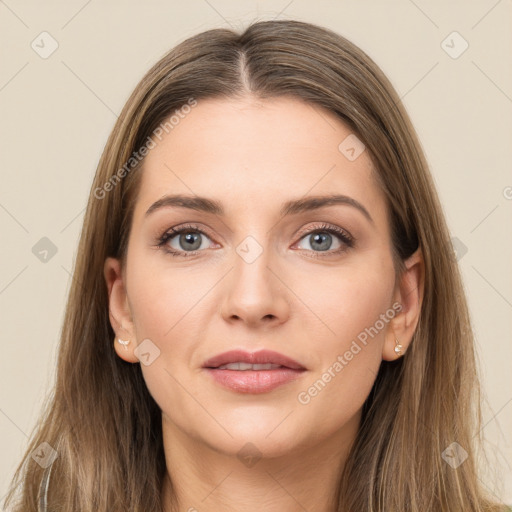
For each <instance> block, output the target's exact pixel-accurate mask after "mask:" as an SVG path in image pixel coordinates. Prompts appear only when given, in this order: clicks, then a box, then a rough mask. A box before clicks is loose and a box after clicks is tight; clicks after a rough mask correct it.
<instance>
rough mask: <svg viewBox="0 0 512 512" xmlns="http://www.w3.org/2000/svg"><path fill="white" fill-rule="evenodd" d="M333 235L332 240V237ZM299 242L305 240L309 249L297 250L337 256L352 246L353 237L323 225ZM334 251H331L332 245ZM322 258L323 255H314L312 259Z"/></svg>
mask: <svg viewBox="0 0 512 512" xmlns="http://www.w3.org/2000/svg"><path fill="white" fill-rule="evenodd" d="M332 235H334V238H333V236H332ZM301 240H305V241H306V242H307V243H306V245H309V247H299V249H306V250H309V251H313V252H314V253H322V252H324V253H327V254H326V256H327V255H332V254H339V253H341V252H343V251H346V250H347V249H349V248H351V247H353V246H354V242H355V240H354V237H352V236H351V235H350V234H349V233H348V232H346V231H345V230H344V229H341V228H339V227H337V226H329V225H327V224H324V225H322V226H320V227H318V228H316V229H314V230H313V231H309V232H308V233H306V235H305V236H303V237H302V238H301ZM333 243H334V245H335V246H336V245H337V247H334V250H331V249H332V245H333ZM319 256H323V254H315V255H314V257H319Z"/></svg>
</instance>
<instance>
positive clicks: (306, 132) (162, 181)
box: [135, 97, 385, 216]
mask: <svg viewBox="0 0 512 512" xmlns="http://www.w3.org/2000/svg"><path fill="white" fill-rule="evenodd" d="M176 121H178V122H176ZM168 126H169V125H168ZM153 140H154V142H155V143H156V145H155V147H154V148H153V149H151V150H150V151H149V153H148V154H147V156H146V158H145V161H144V165H143V170H142V173H143V175H142V179H141V184H140V187H141V188H140V191H139V196H138V197H139V199H138V204H137V205H136V213H135V215H143V214H144V212H145V211H146V210H147V208H148V207H149V206H150V205H151V204H152V202H154V201H156V200H157V199H158V198H160V197H161V196H163V195H165V194H170V193H173V194H177V193H183V194H190V195H199V196H206V197H212V198H215V199H217V200H220V201H222V202H223V204H224V206H225V209H226V213H227V214H230V213H233V214H235V213H237V212H239V211H240V209H244V208H247V207H250V206H251V205H254V206H256V207H257V208H259V209H260V212H261V211H262V210H263V209H264V208H266V207H267V206H268V208H274V207H275V208H279V206H280V205H281V204H282V203H283V202H285V201H286V200H289V199H292V198H299V197H303V196H305V195H321V194H332V193H340V194H344V195H348V196H351V197H354V199H356V200H358V201H360V202H362V203H363V204H365V205H366V207H367V208H368V209H369V210H373V211H374V212H375V214H376V215H377V216H378V215H379V213H383V211H384V209H385V203H384V198H383V195H382V192H381V191H380V188H379V187H378V185H377V183H376V181H375V179H374V177H373V175H372V173H373V164H372V161H371V158H370V155H369V154H368V152H367V151H366V150H365V149H364V145H363V144H362V143H361V141H359V139H357V138H356V137H355V135H354V134H353V133H352V131H351V129H350V128H349V127H348V125H346V124H345V123H343V122H342V121H341V120H339V119H338V118H337V117H336V116H335V115H334V114H332V113H330V112H329V111H327V110H325V109H322V108H321V107H318V106H314V105H312V104H309V103H306V102H303V101H302V100H300V99H295V98H287V97H283V98H273V99H264V100H261V99H255V98H253V97H248V98H244V99H236V100H235V99H206V100H198V102H197V105H196V106H195V107H193V108H191V109H190V110H189V111H188V113H187V114H186V115H182V116H180V117H179V118H177V117H175V118H174V124H173V125H172V129H168V133H165V132H164V134H163V136H161V140H158V139H157V138H155V137H153ZM251 201H254V202H251ZM379 209H381V210H382V211H381V212H379V211H378V210H379Z"/></svg>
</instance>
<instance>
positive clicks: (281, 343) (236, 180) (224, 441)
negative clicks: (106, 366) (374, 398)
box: [104, 96, 424, 512]
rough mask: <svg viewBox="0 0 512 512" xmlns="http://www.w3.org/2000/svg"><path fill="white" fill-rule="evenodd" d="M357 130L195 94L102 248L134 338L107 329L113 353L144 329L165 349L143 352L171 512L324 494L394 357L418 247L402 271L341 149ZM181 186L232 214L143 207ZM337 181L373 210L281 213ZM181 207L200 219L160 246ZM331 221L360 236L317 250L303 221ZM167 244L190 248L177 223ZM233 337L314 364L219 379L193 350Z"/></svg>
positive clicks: (409, 322)
mask: <svg viewBox="0 0 512 512" xmlns="http://www.w3.org/2000/svg"><path fill="white" fill-rule="evenodd" d="M350 133H351V131H350V129H349V128H348V127H347V126H346V125H345V124H343V123H342V122H341V121H340V120H338V119H337V118H336V117H334V116H333V115H332V114H331V113H330V112H328V111H325V110H322V109H319V108H318V107H312V106H311V105H309V104H307V103H304V102H302V101H301V100H298V99H293V98H279V99H271V100H269V99H266V100H257V99H255V98H253V97H251V96H246V97H244V98H243V99H236V100H235V99H229V100H228V99H210V100H200V101H199V102H198V105H197V106H196V107H195V108H193V109H192V110H191V112H190V113H189V114H188V115H187V116H186V117H185V118H184V119H182V120H180V123H179V125H177V126H175V128H174V129H173V130H172V131H170V132H169V133H168V134H166V135H165V136H164V137H163V139H162V141H161V142H159V143H158V145H157V146H156V147H155V148H154V149H152V150H151V151H150V152H149V154H148V155H147V157H146V160H145V163H144V168H143V177H142V182H141V189H140V193H139V196H138V198H137V202H136V205H135V210H134V217H133V224H132V227H131V232H130V238H129V244H128V256H127V262H126V266H125V267H121V265H120V262H119V261H118V260H116V259H113V258H108V259H107V260H106V261H105V268H104V274H105V279H106V282H107V286H108V290H109V297H110V314H111V322H112V326H113V328H114V330H115V332H116V335H117V336H118V337H119V338H121V339H123V340H129V341H130V343H129V344H128V345H127V346H126V348H125V347H123V346H122V345H121V344H119V343H115V344H114V348H115V350H116V352H117V354H118V355H119V357H121V358H122V359H124V360H126V361H129V362H132V363H134V364H140V361H139V359H138V357H137V355H136V354H135V353H134V349H135V348H136V346H137V345H138V344H139V343H141V342H142V340H144V339H150V340H151V343H153V344H154V345H153V346H156V347H158V349H159V350H160V355H159V357H157V358H156V359H154V361H153V362H152V363H151V364H149V365H148V366H146V365H144V364H141V368H142V371H143V375H144V378H145V381H146V384H147V386H148V389H149V391H150V393H151V395H152V396H153V397H154V399H155V401H156V402H157V403H158V405H159V406H160V408H161V410H162V425H163V434H164V448H165V457H166V462H167V470H168V477H170V478H171V479H172V482H173V484H174V488H175V489H176V494H177V501H176V502H175V503H174V504H173V501H172V500H171V493H170V492H169V485H168V484H169V481H168V480H166V482H165V484H164V487H163V489H162V492H163V499H164V503H165V510H166V512H170V511H171V510H180V511H181V510H183V511H188V510H190V511H192V510H198V511H201V512H207V511H218V510H225V511H231V510H232V511H235V510H236V511H238V512H240V511H254V510H263V509H264V510H267V511H277V510H279V511H280V512H282V511H296V510H297V511H299V510H300V511H302V510H304V509H306V510H309V511H328V510H332V503H331V500H332V499H333V496H334V495H335V490H336V486H337V478H338V477H339V474H340V471H341V469H342V467H343V464H344V462H345V460H346V457H347V453H348V450H349V448H350V446H351V444H352V443H353V441H354V439H355V436H356V432H357V428H358V424H359V420H360V417H361V408H362V406H363V403H364V401H365V399H366V397H367V396H368V394H369V392H370V390H371V387H372V385H373V382H374V379H375V377H376V374H377V372H378V369H379V365H380V364H381V362H382V361H383V360H385V361H390V360H393V359H396V358H397V355H396V354H395V352H394V347H395V338H398V339H399V340H400V343H401V345H402V347H403V349H402V350H403V352H405V351H406V350H407V347H408V345H409V343H410V341H411V338H412V335H413V333H414V330H415V328H416V325H417V322H418V317H419V312H420V307H421V300H422V296H423V272H424V266H423V261H422V256H421V253H420V252H419V251H417V252H416V253H415V254H413V256H411V257H410V258H409V259H408V260H407V261H406V262H405V264H406V271H405V272H404V273H403V275H402V276H398V277H399V278H397V275H396V274H395V269H394V266H393V260H392V252H391V241H390V227H389V221H388V211H387V206H386V201H385V196H384V194H383V193H382V191H381V190H380V188H379V187H378V185H377V183H376V181H375V179H374V177H373V176H372V169H373V164H372V161H371V159H370V156H369V154H368V152H367V151H363V153H362V154H361V155H360V156H359V157H358V158H356V159H355V160H354V161H350V160H349V159H347V158H346V157H345V156H344V154H342V153H341V152H340V151H339V150H338V145H339V144H340V142H341V141H343V140H344V139H345V138H346V137H347V136H348V135H350ZM178 193H181V194H187V195H192V196H194V195H197V196H202V197H208V198H212V199H216V200H218V201H220V202H221V203H222V205H223V207H224V209H225V215H224V216H218V215H214V214H212V213H204V212H198V211H193V210H188V209H185V208H179V207H167V208H162V209H160V210H157V211H155V212H153V213H152V214H151V215H149V216H147V217H146V218H145V212H146V211H147V210H148V208H149V207H150V206H151V205H152V204H153V203H154V202H155V201H157V200H158V199H160V198H161V197H162V196H164V195H166V194H178ZM333 193H337V194H344V195H347V196H350V197H351V198H353V199H355V200H357V201H359V202H360V203H361V204H362V205H363V206H364V207H365V208H366V209H367V211H368V212H369V214H370V215H371V217H372V219H373V222H371V221H369V220H368V219H367V218H366V217H365V216H364V215H363V214H362V213H361V212H360V211H359V210H358V209H356V208H354V207H352V206H349V205H335V206H328V207H323V208H322V209H319V210H317V211H310V212H303V213H300V214H296V215H291V216H289V217H285V218H283V217H280V215H279V210H280V208H281V205H282V203H284V202H285V201H288V200H292V199H299V198H302V197H304V196H311V195H328V194H333ZM184 223H194V224H196V225H197V226H198V228H200V229H201V230H202V231H204V232H205V233H206V235H201V234H200V233H199V234H198V233H197V231H196V232H195V233H196V234H197V236H199V238H200V240H202V244H201V247H200V249H199V250H198V253H197V254H195V255H193V256H190V257H188V258H187V257H173V256H171V255H169V254H167V253H165V252H164V250H163V249H162V248H156V247H155V246H156V245H157V243H158V239H159V237H160V236H161V235H163V234H164V233H165V232H166V231H168V230H169V229H170V228H171V227H174V226H176V227H179V226H180V225H183V224H184ZM323 223H326V224H328V225H330V226H331V225H333V226H338V227H340V228H342V229H344V230H345V231H347V232H348V233H350V235H352V237H354V238H355V239H356V242H355V245H354V247H351V248H350V247H347V246H346V245H345V244H344V242H343V241H342V240H340V239H338V238H337V235H335V234H333V235H331V236H332V239H331V241H330V243H331V245H330V246H329V245H328V248H327V251H325V250H324V251H322V250H321V249H318V244H315V241H314V239H312V237H311V236H309V235H308V233H310V232H311V231H313V230H315V229H317V228H319V227H320V226H321V225H322V224H323ZM322 232H323V233H325V231H322ZM249 235H250V236H252V237H253V238H254V239H255V240H256V241H257V242H258V244H259V245H260V246H261V249H262V253H261V255H260V256H259V257H258V258H257V259H256V260H255V261H253V262H252V263H247V261H245V260H244V258H242V257H241V256H240V255H239V253H237V247H238V246H239V245H240V244H241V242H243V241H244V239H245V238H246V237H247V236H249ZM327 244H329V240H328V241H327ZM167 246H168V247H170V248H172V249H174V250H181V252H182V253H185V254H186V252H187V245H186V242H185V245H184V244H183V241H182V243H181V245H180V237H179V235H175V236H174V238H173V239H172V241H171V240H170V241H168V242H167ZM343 247H345V249H346V250H344V251H343V252H340V253H337V254H335V251H336V250H337V249H338V248H343ZM312 254H313V256H314V255H315V254H317V255H319V256H320V257H318V258H314V257H312ZM328 254H331V256H329V255H328ZM394 302H398V303H400V304H401V306H402V311H401V312H399V313H398V314H396V315H395V316H394V317H393V318H392V319H391V320H389V321H388V322H387V323H385V327H384V328H382V329H381V330H380V331H379V332H378V334H377V335H375V336H374V337H373V338H369V342H368V343H367V345H366V346H363V345H361V344H360V345H361V347H362V349H361V350H360V351H359V352H358V353H357V355H354V357H353V359H352V360H350V361H348V364H346V366H344V368H343V370H342V371H341V372H339V373H338V374H337V375H336V376H335V377H333V378H332V379H331V381H330V382H328V383H327V384H326V386H325V387H324V388H323V389H322V390H321V391H320V392H319V393H318V394H317V395H316V396H314V397H313V398H312V399H311V400H310V402H309V403H307V404H303V403H300V402H299V400H298V398H297V397H298V394H299V393H300V392H303V391H305V390H306V391H307V390H308V388H309V387H310V386H311V385H312V384H313V383H314V382H315V381H317V380H318V379H320V378H321V376H322V374H323V373H324V371H325V370H326V369H327V368H329V367H332V366H333V363H334V362H335V361H336V360H337V358H338V356H339V355H343V354H344V353H345V352H346V351H347V350H348V349H349V348H350V346H351V343H352V342H353V340H355V339H356V338H357V335H358V334H359V333H361V332H362V331H364V329H365V328H368V327H370V326H373V325H374V324H375V322H376V320H378V319H379V315H381V314H383V313H385V312H386V311H388V310H389V309H390V308H391V307H392V304H393V303H394ZM233 348H243V349H246V350H248V351H255V350H258V349H260V348H267V349H271V350H275V351H278V352H281V353H283V354H285V355H287V356H288V357H291V358H293V359H295V360H296V361H298V362H299V363H301V364H302V365H303V366H304V367H306V371H305V372H303V373H302V374H301V376H300V377H299V378H298V379H297V380H295V381H292V382H288V383H286V384H284V385H283V386H281V387H279V388H277V389H275V390H273V391H270V392H266V393H262V394H250V393H249V394H248V393H238V392H235V391H232V390H228V389H225V388H223V387H221V386H220V385H219V384H217V383H216V382H214V381H213V380H212V379H211V378H210V376H209V375H208V374H207V373H206V372H205V371H204V370H203V369H202V365H203V363H204V362H205V361H206V360H207V359H208V358H210V357H212V356H214V355H217V354H219V353H222V352H224V351H227V350H230V349H233ZM246 443H252V445H253V446H254V447H256V449H257V451H258V453H259V454H260V455H261V458H260V459H259V460H257V462H256V463H255V464H253V465H251V466H250V467H249V464H244V462H243V461H241V460H240V459H239V458H238V457H237V454H238V453H239V452H240V451H241V450H242V452H241V453H246V452H247V450H248V449H247V447H245V448H244V446H245V445H246Z"/></svg>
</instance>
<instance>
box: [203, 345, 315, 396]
mask: <svg viewBox="0 0 512 512" xmlns="http://www.w3.org/2000/svg"><path fill="white" fill-rule="evenodd" d="M203 368H204V370H205V373H206V374H208V376H209V378H212V379H213V381H214V382H216V383H217V384H219V385H220V386H222V387H223V388H225V389H229V390H230V391H232V392H235V393H250V394H260V393H269V392H270V391H272V390H274V389H276V388H278V387H281V386H283V385H284V384H288V383H292V382H293V381H295V380H297V379H299V378H300V377H301V376H302V375H303V374H304V373H305V372H306V368H304V366H302V365H301V364H300V363H298V362H297V361H295V360H293V359H291V358H289V357H287V356H285V355H283V354H280V353H279V352H274V351H272V350H260V351H259V352H246V351H244V350H231V351H229V352H224V353H222V354H219V355H217V356H215V357H212V358H211V359H208V361H206V362H205V363H204V365H203Z"/></svg>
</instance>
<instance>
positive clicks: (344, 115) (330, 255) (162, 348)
mask: <svg viewBox="0 0 512 512" xmlns="http://www.w3.org/2000/svg"><path fill="white" fill-rule="evenodd" d="M187 253H188V254H187ZM74 277H75V278H74V280H73V284H72V288H71V290H70V296H69V300H68V306H67V310H66V316H65V320H64V327H63V332H62V340H61V349H60V352H59V360H58V370H57V381H56V388H55V391H54V393H53V397H52V399H51V402H50V403H49V404H48V407H47V410H46V412H45V415H44V417H43V418H42V420H41V422H40V424H39V428H38V430H37V432H36V433H35V434H34V436H33V439H32V441H31V444H30V447H29V449H28V451H27V454H26V456H25V458H24V460H23V462H22V464H20V467H19V468H18V471H17V473H16V475H15V482H13V489H12V490H11V494H10V496H9V497H8V499H7V502H6V504H7V505H8V504H9V503H12V502H13V501H14V490H15V484H16V483H18V482H20V483H21V484H22V487H21V492H20V497H19V504H18V505H16V506H15V507H14V509H13V510H15V511H16V512H17V511H24V512H28V511H36V510H47V511H52V512H56V511H74V512H77V511H80V512H85V511H95V512H98V511H101V512H107V511H108V512H113V511H127V510H130V511H140V512H150V511H155V512H156V511H159V512H161V511H163V512H171V511H177V510H188V511H194V510H198V511H201V512H202V511H211V510H216V511H218V510H237V511H242V510H243V511H254V510H268V511H273V510H290V511H291V510H294V511H295V510H310V511H313V510H315V511H339V512H342V511H349V510H350V511H357V512H361V511H368V512H370V511H372V512H373V511H386V512H388V511H395V510H396V511H398V510H399V511H420V510H421V511H425V510H429V511H455V510H457V511H458V510H461V511H462V510H464V511H484V510H485V511H489V510H503V508H502V507H500V506H499V504H497V503H494V502H493V500H492V499H490V498H489V497H488V496H486V495H485V493H484V492H483V490H482V488H481V487H480V484H479V480H478V477H477V469H476V466H477V463H476V460H475V453H476V452H475V449H476V447H475V446H474V440H475V438H474V435H475V433H477V432H478V431H479V429H478V422H479V420H480V413H479V403H478V400H479V397H478V383H477V378H476V373H475V356H474V352H473V335H472V332H471V328H470V320H469V316H468V309H467V305H466V300H465V297H464V293H463V288H462V285H461V278H460V274H459V271H458V267H457V263H456V261H455V258H454V255H453V250H452V247H451V243H450V236H449V233H448V229H447V227H446V223H445V220H444V217H443V214H442V210H441V207H440V204H439V200H438V197H437V194H436V192H435V189H434V185H433V182H432V178H431V176H430V173H429V171H428V167H427V164H426V161H425V158H424V156H423V154H422V151H421V148H420V144H419V142H418V140H417V136H416V134H415V132H414V129H413V127H412V125H411V122H410V120H409V118H408V116H407V114H406V112H405V110H404V108H403V106H402V105H401V103H400V100H399V98H398V96H397V94H396V92H395V91H394V90H393V88H392V86H391V84H390V83H389V81H388V80H387V78H386V77H385V76H384V74H383V73H382V71H381V70H380V69H379V68H378V67H377V65H376V64H375V63H374V62H373V61H372V60H371V59H370V58H369V57H368V56H367V55H365V54H364V53H363V52H362V51H361V50H360V49H358V48H357V47H355V46H354V45H353V44H351V43H350V42H349V41H347V40H346V39H344V38H343V37H341V36H339V35H337V34H335V33H333V32H331V31H329V30H326V29H323V28H320V27H318V26H314V25H311V24H306V23H302V22H298V21H269V22H258V23H254V24H253V25H251V26H250V27H248V28H247V30H245V32H244V33H243V34H241V35H240V34H236V33H234V32H232V31H229V30H224V29H217V30H210V31H207V32H204V33H202V34H199V35H197V36H195V37H192V38H190V39H188V40H187V41H185V42H183V43H181V44H180V45H178V46H177V47H176V48H174V49H173V50H172V51H170V52H169V53H168V54H167V55H165V56H164V57H163V58H162V59H161V60H160V61H159V62H158V63H157V64H156V65H155V66H154V67H153V68H152V69H151V70H150V71H149V72H148V73H147V74H146V76H145V77H144V78H143V79H142V81H141V82H140V84H139V85H138V86H137V87H136V89H135V91H134V92H133V94H132V95H131V97H130V98H129V100H128V102H127V104H126V106H125V107H124V109H123V111H122V113H121V115H120V117H119V120H118V122H117V123H116V126H115V127H114V129H113V131H112V134H111V135H110V138H109V140H108V142H107V145H106V147H105V150H104V152H103V155H102V158H101V161H100V163H99V166H98V170H97V173H96V176H95V179H94V183H93V185H92V188H91V194H90V198H89V203H88V207H87V212H86V215H85V219H84V226H83V230H82V235H81V239H80V243H79V250H78V255H77V260H76V267H75V271H74Z"/></svg>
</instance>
